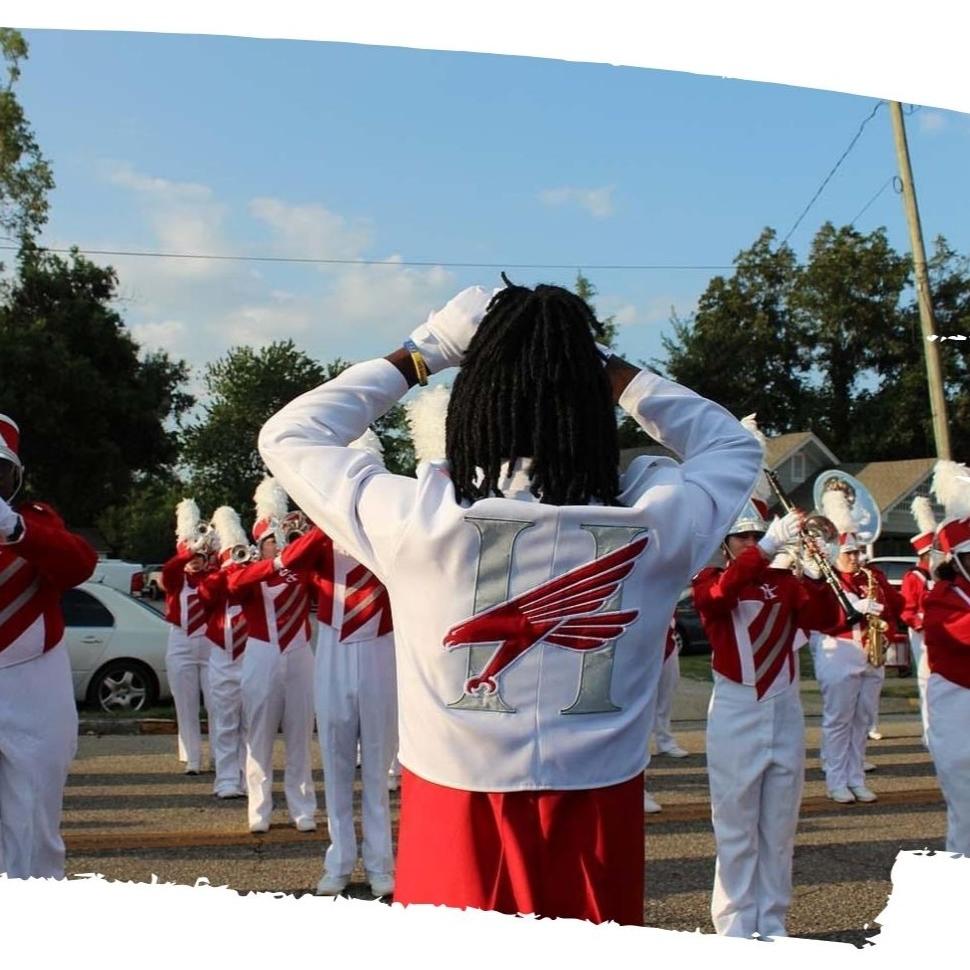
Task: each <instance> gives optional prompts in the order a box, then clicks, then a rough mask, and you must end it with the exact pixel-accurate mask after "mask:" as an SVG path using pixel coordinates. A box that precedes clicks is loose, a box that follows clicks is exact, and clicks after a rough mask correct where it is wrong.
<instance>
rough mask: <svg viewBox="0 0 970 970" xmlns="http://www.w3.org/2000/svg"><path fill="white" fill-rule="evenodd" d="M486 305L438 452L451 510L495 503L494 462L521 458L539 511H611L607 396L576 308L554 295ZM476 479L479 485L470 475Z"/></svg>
mask: <svg viewBox="0 0 970 970" xmlns="http://www.w3.org/2000/svg"><path fill="white" fill-rule="evenodd" d="M502 279H503V280H504V281H505V283H506V288H505V289H503V290H500V291H499V292H498V293H496V294H495V296H494V297H493V298H492V301H491V303H490V304H489V306H488V310H487V312H486V313H485V316H484V318H483V319H482V322H481V323H480V324H479V326H478V329H477V331H476V333H475V336H474V337H473V338H472V341H471V343H470V344H469V346H468V349H467V351H466V352H465V356H464V358H463V360H462V363H461V369H460V370H459V372H458V376H457V377H456V378H455V382H454V386H453V388H452V392H451V401H450V403H449V406H448V418H447V422H446V426H445V447H446V453H447V458H448V462H449V464H450V466H451V475H452V481H453V482H454V486H455V494H456V497H457V499H458V501H462V499H469V500H470V501H475V500H476V499H479V498H485V497H487V496H488V495H501V494H502V493H501V492H500V491H499V488H498V478H499V474H500V471H501V466H502V463H503V462H504V461H508V462H509V467H510V469H511V468H514V467H515V463H516V461H518V460H519V459H521V458H531V459H532V465H531V469H530V480H531V482H532V486H531V491H532V494H533V495H535V496H536V497H537V498H539V499H540V500H541V501H542V502H544V503H546V504H549V505H587V504H589V502H591V501H598V502H600V503H602V504H604V505H615V504H616V496H617V493H618V492H619V472H618V465H619V458H620V453H619V445H618V443H617V435H616V419H615V416H614V407H613V395H612V391H611V388H610V383H609V380H608V379H607V377H606V373H605V371H604V368H603V364H602V361H601V359H600V356H599V352H598V351H597V349H596V344H595V340H594V337H593V334H594V333H596V334H598V335H602V333H603V328H602V326H601V325H600V324H599V322H598V321H597V320H596V317H595V316H594V315H593V311H592V310H591V309H590V308H589V306H588V305H587V304H586V302H585V301H584V300H582V299H581V298H580V297H578V296H576V294H575V293H571V292H570V291H569V290H566V289H563V288H562V287H560V286H547V285H541V286H537V287H536V288H535V289H534V290H533V289H529V288H528V287H525V286H516V285H514V284H512V283H510V282H509V280H508V278H507V277H506V275H505V274H504V273H503V274H502ZM478 469H481V470H482V471H483V472H484V478H483V479H482V480H481V481H479V480H478V477H479V472H478Z"/></svg>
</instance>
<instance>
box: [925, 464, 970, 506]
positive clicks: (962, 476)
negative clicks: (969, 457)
mask: <svg viewBox="0 0 970 970" xmlns="http://www.w3.org/2000/svg"><path fill="white" fill-rule="evenodd" d="M933 494H934V495H935V496H936V497H937V499H938V500H939V501H940V502H941V503H942V505H943V508H945V509H946V514H947V518H950V519H965V518H967V517H968V516H970V469H968V468H967V466H966V465H964V464H963V463H962V462H957V461H938V462H937V463H936V468H935V469H934V470H933Z"/></svg>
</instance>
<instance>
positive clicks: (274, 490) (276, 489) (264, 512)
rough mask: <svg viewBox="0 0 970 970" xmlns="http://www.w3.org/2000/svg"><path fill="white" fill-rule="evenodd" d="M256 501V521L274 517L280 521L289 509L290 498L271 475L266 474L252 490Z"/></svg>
mask: <svg viewBox="0 0 970 970" xmlns="http://www.w3.org/2000/svg"><path fill="white" fill-rule="evenodd" d="M253 501H254V502H255V503H256V521H257V522H261V521H262V520H263V519H275V520H276V521H277V522H279V521H281V520H282V518H283V516H285V515H286V513H287V512H289V510H290V500H289V498H288V497H287V495H286V492H284V491H283V489H282V487H281V486H280V485H279V484H278V483H277V481H276V479H275V478H273V477H272V475H267V476H266V477H265V478H264V479H263V480H262V481H261V482H260V483H259V485H257V486H256V491H255V492H253Z"/></svg>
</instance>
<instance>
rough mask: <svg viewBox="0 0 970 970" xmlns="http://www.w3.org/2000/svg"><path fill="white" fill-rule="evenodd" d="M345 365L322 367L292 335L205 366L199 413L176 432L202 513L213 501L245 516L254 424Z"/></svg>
mask: <svg viewBox="0 0 970 970" xmlns="http://www.w3.org/2000/svg"><path fill="white" fill-rule="evenodd" d="M344 366H346V365H345V364H344V362H343V361H339V360H338V361H335V362H334V363H333V364H331V365H330V367H329V369H324V368H323V367H321V366H320V364H318V363H317V362H316V361H315V360H312V359H311V358H310V357H308V356H307V355H306V354H305V353H303V351H301V350H298V349H297V347H296V345H295V344H294V343H293V341H292V340H282V341H276V342H274V343H272V344H270V345H269V346H267V347H262V348H260V349H258V350H255V349H253V348H252V347H234V348H232V349H231V350H230V351H229V352H228V353H227V354H226V355H225V356H224V357H222V358H220V359H219V360H217V361H215V362H213V363H210V364H209V365H208V366H207V367H206V370H205V376H204V379H203V380H204V384H205V389H206V392H207V393H206V400H205V403H204V404H203V405H202V414H201V416H200V418H199V419H198V420H196V421H195V422H194V423H193V424H191V425H189V426H188V427H187V428H186V429H185V431H184V433H183V435H182V455H181V458H182V463H183V464H184V465H185V466H186V467H187V471H188V477H189V486H190V491H192V493H193V494H194V495H195V498H196V501H198V503H199V507H200V508H201V509H202V510H203V514H204V515H207V514H209V513H210V512H211V511H212V510H213V509H215V508H216V507H218V506H219V505H223V504H227V505H231V506H232V507H233V508H235V509H236V510H237V511H238V512H239V513H240V515H241V516H242V517H243V518H244V519H245V517H246V515H247V513H248V514H250V515H251V506H252V496H253V492H254V491H255V489H256V486H257V485H258V484H259V482H260V480H261V479H262V477H263V476H264V475H265V474H266V469H265V466H264V465H263V462H262V459H261V458H260V457H259V452H258V451H257V450H256V441H257V438H258V436H259V429H260V428H261V427H262V426H263V424H264V423H265V422H266V420H267V419H268V418H269V417H270V416H271V415H273V414H274V413H275V412H276V411H278V410H279V409H280V408H281V407H282V406H283V405H284V404H286V403H287V402H289V401H291V400H292V399H293V398H295V397H297V396H298V395H300V394H303V393H304V392H305V391H309V390H310V389H311V388H313V387H316V386H317V385H318V384H320V383H322V382H323V381H324V380H326V379H327V378H328V377H331V376H333V375H334V374H336V373H339V371H340V370H342V369H343V367H344Z"/></svg>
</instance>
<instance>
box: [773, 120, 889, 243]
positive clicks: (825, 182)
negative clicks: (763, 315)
mask: <svg viewBox="0 0 970 970" xmlns="http://www.w3.org/2000/svg"><path fill="white" fill-rule="evenodd" d="M885 103H886V102H885V101H877V102H876V106H875V107H874V108H873V109H872V111H871V112H870V113H869V116H868V117H867V118H866V119H865V120H864V121H863V122H862V124H861V125H859V130H858V131H857V132H856V133H855V135H854V137H853V138H852V141H850V142H849V146H848V148H846V150H845V151H844V152H842V154H841V155H840V156H839V160H838V161H837V162H836V163H835V165H833V166H832V171H830V172H829V174H828V175H826V176H825V178H824V179H822V184H821V185H820V186H819V187H818V189H817V191H816V192H815V195H813V196H812V197H811V199H810V200H809V202H808V205H807V206H805V208H804V209H803V210H802V214H801V215H800V216H799V217H798V218H797V219H796V220H795V225H793V226H792V227H791V229H789V230H788V235H787V236H785V238H784V239H783V240H782V243H783V244H784V243H786V242H788V240H789V239H790V238H791V235H792V233H793V232H794V231H795V230H796V229H797V228H798V227H799V225H800V224H801V221H802V219H804V218H805V216H806V215H808V210H809V209H811V208H812V206H813V205H815V201H816V200H817V199H818V197H819V196H820V195H821V194H822V192H823V190H824V189H825V186H826V185H828V184H829V181H830V180H831V178H832V176H833V175H835V173H836V172H837V171H838V170H839V166H840V165H841V164H842V163H843V162H844V161H845V160H846V158H847V157H848V155H849V152H851V151H852V149H853V148H855V144H856V142H857V141H858V140H859V139H860V138H861V137H862V132H863V130H864V129H865V127H866V125H867V124H869V122H870V121H872V119H873V118H874V117H875V116H876V112H877V111H878V110H879V109H880V108H881V107H882V106H883V105H884V104H885Z"/></svg>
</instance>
